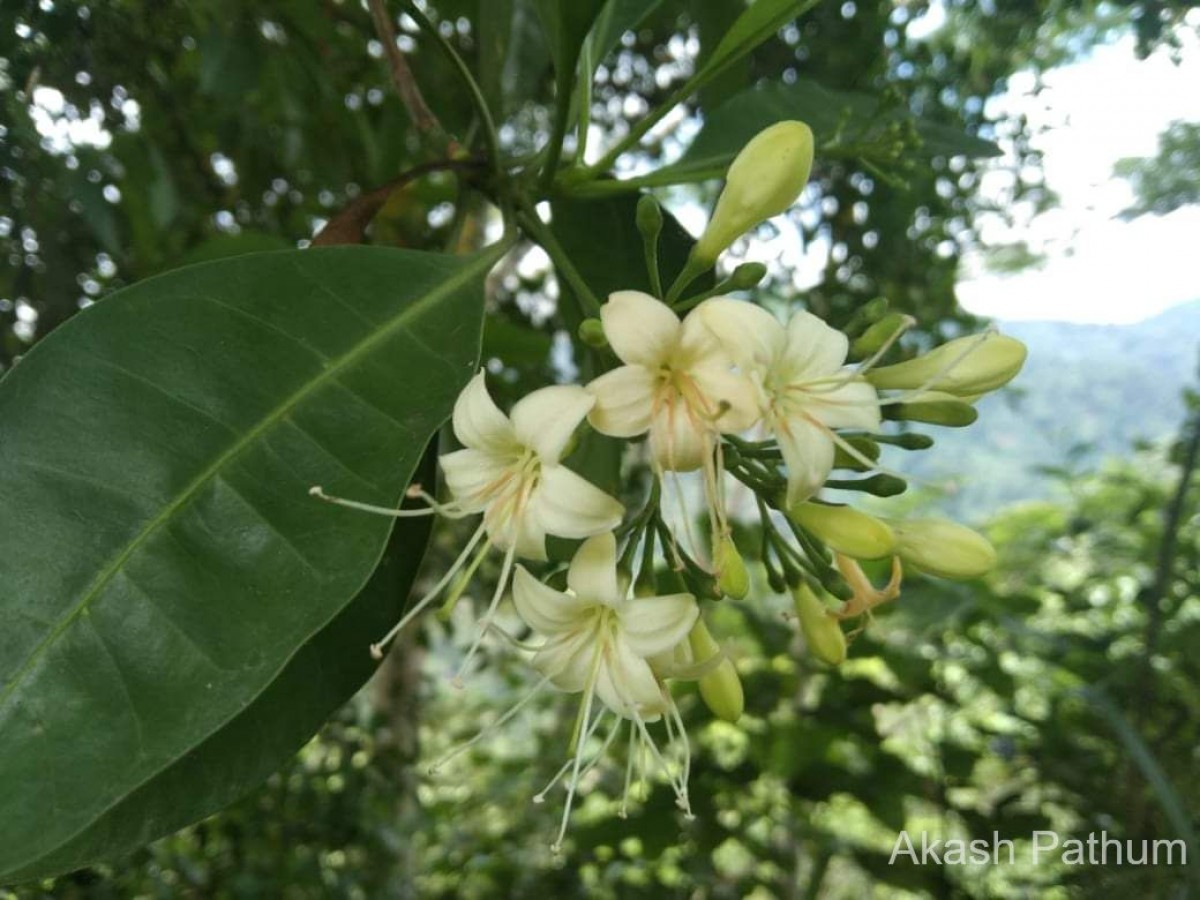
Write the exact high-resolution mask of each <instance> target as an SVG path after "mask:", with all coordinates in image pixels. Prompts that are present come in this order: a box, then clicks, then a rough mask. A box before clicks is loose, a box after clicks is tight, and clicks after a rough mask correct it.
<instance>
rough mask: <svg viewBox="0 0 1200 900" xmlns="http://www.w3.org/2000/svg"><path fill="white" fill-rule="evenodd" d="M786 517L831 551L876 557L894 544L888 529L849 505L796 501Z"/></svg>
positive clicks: (888, 552)
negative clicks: (827, 546)
mask: <svg viewBox="0 0 1200 900" xmlns="http://www.w3.org/2000/svg"><path fill="white" fill-rule="evenodd" d="M788 516H789V518H791V520H792V521H793V522H795V523H796V524H797V525H799V526H800V527H801V528H804V529H807V530H808V531H811V532H812V533H813V534H815V535H816V536H817V537H818V538H820V539H821V540H822V541H824V542H825V543H826V544H828V545H829V546H830V547H832V548H833V549H834V550H836V551H838V552H839V553H844V554H846V555H847V556H853V557H854V558H855V559H879V558H880V557H882V556H887V555H888V554H890V553H891V552H892V550H893V548H894V547H895V545H896V539H895V536H894V535H893V534H892V529H891V528H889V527H888V526H887V525H886V524H885V523H883V522H881V521H880V520H879V519H876V518H875V517H874V516H870V515H867V514H866V513H865V512H860V511H859V510H857V509H855V508H854V507H852V506H830V505H828V504H825V503H799V504H797V505H796V506H794V507H792V508H791V509H790V510H789V511H788Z"/></svg>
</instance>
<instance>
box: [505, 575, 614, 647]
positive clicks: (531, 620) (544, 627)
mask: <svg viewBox="0 0 1200 900" xmlns="http://www.w3.org/2000/svg"><path fill="white" fill-rule="evenodd" d="M513 604H514V605H515V606H516V607H517V613H518V614H519V615H520V616H521V618H522V620H524V622H525V624H526V625H528V626H529V627H530V628H532V629H533V630H534V631H536V632H537V633H538V634H544V635H549V636H555V635H560V634H566V633H567V632H569V631H572V630H573V629H579V628H585V627H586V625H587V618H588V616H589V615H594V610H595V605H594V604H592V603H588V602H586V601H584V600H581V599H579V598H578V597H576V596H575V595H573V594H568V593H564V592H563V591H556V590H554V588H552V587H548V586H547V585H544V584H542V583H541V582H540V581H538V580H537V579H536V578H534V577H533V576H532V575H530V574H529V572H528V570H527V569H526V568H525V567H524V566H521V565H518V566H516V567H515V568H514V569H513Z"/></svg>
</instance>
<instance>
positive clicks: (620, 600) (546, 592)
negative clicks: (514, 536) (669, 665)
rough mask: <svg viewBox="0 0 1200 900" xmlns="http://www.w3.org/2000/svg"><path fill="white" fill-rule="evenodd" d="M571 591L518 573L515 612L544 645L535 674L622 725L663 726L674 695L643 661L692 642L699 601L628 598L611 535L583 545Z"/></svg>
mask: <svg viewBox="0 0 1200 900" xmlns="http://www.w3.org/2000/svg"><path fill="white" fill-rule="evenodd" d="M567 587H568V590H567V591H566V592H562V591H556V590H554V589H553V588H551V587H547V586H546V585H544V584H542V583H541V582H540V581H538V580H537V579H536V578H534V577H533V576H532V575H530V574H529V572H527V571H526V570H525V568H524V567H523V566H517V569H516V574H515V575H514V576H513V602H514V603H515V604H516V607H517V612H518V613H519V614H520V616H521V618H522V619H523V620H524V621H525V623H526V624H527V625H528V626H529V627H530V628H532V629H533V630H534V631H536V632H537V633H538V634H540V635H542V636H544V637H545V638H546V641H545V643H544V644H542V645H541V647H540V648H539V649H538V651H537V653H536V654H535V655H534V657H533V666H534V668H536V669H537V670H538V671H539V672H541V673H542V674H543V675H545V676H546V677H547V678H549V679H550V681H551V682H552V683H553V684H554V685H555V686H557V687H558V688H560V689H561V690H564V691H568V692H570V693H577V692H579V691H583V692H584V693H585V694H588V695H590V694H591V693H593V692H594V693H595V694H596V695H597V696H598V697H599V698H600V700H601V702H603V703H604V705H605V706H607V707H608V708H609V709H611V710H612V711H613V712H615V713H617V714H618V715H620V716H622V717H624V718H627V719H635V718H639V717H640V718H641V719H642V720H643V721H654V720H656V719H658V718H659V717H660V716H661V715H662V714H663V713H664V712H666V711H667V709H668V707H669V704H670V695H669V694H667V693H666V692H665V690H664V689H663V687H662V685H661V684H660V683H659V681H658V679H657V678H656V677H655V675H654V672H653V671H652V670H651V668H650V664H649V663H648V662H647V661H646V660H647V657H651V656H656V655H658V654H660V653H666V652H667V651H669V650H672V649H674V647H675V646H676V645H677V644H678V643H679V642H680V641H682V640H683V639H684V638H686V637H687V635H688V632H689V631H690V630H691V628H692V625H693V624H694V623H695V621H696V617H697V616H698V615H699V610H698V608H697V606H696V599H695V598H694V597H693V596H692V595H691V594H667V595H665V596H661V597H629V596H627V595H626V593H625V591H623V590H622V589H621V585H620V580H619V578H618V576H617V545H616V540H615V539H614V538H613V536H612V534H611V533H610V534H602V535H599V536H597V537H593V538H590V539H588V540H587V541H585V542H584V543H583V545H582V546H581V547H580V548H579V550H578V552H576V554H575V558H574V559H573V560H572V561H571V567H570V569H569V570H568V572H567Z"/></svg>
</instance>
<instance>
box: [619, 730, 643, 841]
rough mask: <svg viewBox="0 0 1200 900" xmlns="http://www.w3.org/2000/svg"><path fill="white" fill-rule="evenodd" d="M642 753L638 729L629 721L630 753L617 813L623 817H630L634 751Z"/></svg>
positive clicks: (626, 762) (626, 761) (626, 763)
mask: <svg viewBox="0 0 1200 900" xmlns="http://www.w3.org/2000/svg"><path fill="white" fill-rule="evenodd" d="M635 752H636V753H638V754H640V753H641V752H642V748H641V747H640V746H637V729H636V728H635V727H634V726H633V723H632V722H630V723H629V753H628V757H627V758H626V760H625V789H624V790H623V791H621V809H620V812H618V813H617V815H618V816H620V817H621V818H622V819H626V818H628V817H629V787H630V784H631V783H632V780H633V757H634V753H635Z"/></svg>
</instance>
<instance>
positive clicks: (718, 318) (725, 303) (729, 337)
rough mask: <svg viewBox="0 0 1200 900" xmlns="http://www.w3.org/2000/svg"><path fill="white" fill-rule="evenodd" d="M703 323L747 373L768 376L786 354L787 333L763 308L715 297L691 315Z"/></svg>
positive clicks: (689, 317) (690, 317) (690, 315)
mask: <svg viewBox="0 0 1200 900" xmlns="http://www.w3.org/2000/svg"><path fill="white" fill-rule="evenodd" d="M693 317H694V318H695V319H696V320H697V321H699V322H701V323H702V324H703V325H704V327H706V328H707V329H708V330H709V332H711V333H712V335H713V337H714V338H715V339H716V340H717V342H718V343H719V344H720V345H721V347H722V348H723V349H724V351H725V352H726V353H727V354H728V355H729V358H730V359H732V360H733V361H734V362H735V363H736V364H737V365H738V366H739V367H740V368H741V369H742V371H743V372H755V371H757V372H763V373H766V372H767V371H768V370H769V369H770V368H771V367H772V366H773V365H774V364H775V362H776V360H777V359H779V357H780V356H781V355H782V354H783V350H784V347H785V345H786V343H787V333H786V332H785V331H784V328H783V325H782V323H780V321H779V320H778V319H776V318H775V317H774V316H773V315H771V314H770V313H769V312H767V311H766V310H765V309H763V308H762V307H761V306H755V305H754V304H753V303H745V302H743V301H741V300H731V299H729V298H728V297H713V298H712V299H711V300H705V301H704V302H703V303H701V304H700V305H699V306H697V307H696V309H695V311H694V312H692V313H690V314H689V315H688V321H691V319H692V318H693Z"/></svg>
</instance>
